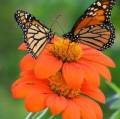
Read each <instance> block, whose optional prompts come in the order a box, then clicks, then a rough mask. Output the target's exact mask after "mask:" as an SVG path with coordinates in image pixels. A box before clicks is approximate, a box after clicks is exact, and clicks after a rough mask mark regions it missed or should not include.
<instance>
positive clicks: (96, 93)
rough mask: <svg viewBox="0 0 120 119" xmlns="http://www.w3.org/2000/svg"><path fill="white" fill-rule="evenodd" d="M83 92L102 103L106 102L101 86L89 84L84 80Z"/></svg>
mask: <svg viewBox="0 0 120 119" xmlns="http://www.w3.org/2000/svg"><path fill="white" fill-rule="evenodd" d="M81 93H82V94H85V95H87V96H89V97H91V98H93V99H95V100H97V101H99V102H100V103H105V96H104V94H103V93H102V91H101V90H100V89H99V88H95V87H93V86H91V87H90V86H88V84H87V83H86V82H84V84H83V87H82V88H81Z"/></svg>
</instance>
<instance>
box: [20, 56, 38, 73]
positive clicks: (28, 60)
mask: <svg viewBox="0 0 120 119" xmlns="http://www.w3.org/2000/svg"><path fill="white" fill-rule="evenodd" d="M35 62H36V60H35V59H34V58H32V56H31V55H26V56H24V57H23V58H22V60H21V62H20V69H21V71H26V70H31V69H33V67H34V64H35Z"/></svg>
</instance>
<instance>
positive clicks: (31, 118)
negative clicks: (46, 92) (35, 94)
mask: <svg viewBox="0 0 120 119" xmlns="http://www.w3.org/2000/svg"><path fill="white" fill-rule="evenodd" d="M37 114H38V112H37V113H33V112H30V113H29V114H28V115H27V117H26V118H25V119H33V117H34V116H35V115H37Z"/></svg>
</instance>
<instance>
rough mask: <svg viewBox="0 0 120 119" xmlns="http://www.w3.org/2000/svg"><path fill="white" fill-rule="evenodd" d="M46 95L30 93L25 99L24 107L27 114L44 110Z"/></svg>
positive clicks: (36, 92) (35, 92) (37, 92)
mask: <svg viewBox="0 0 120 119" xmlns="http://www.w3.org/2000/svg"><path fill="white" fill-rule="evenodd" d="M47 97H48V95H47V94H40V92H39V91H33V92H31V93H30V94H29V95H28V96H27V97H26V99H25V107H26V109H27V110H28V111H29V112H39V111H41V110H43V109H45V108H46V99H47Z"/></svg>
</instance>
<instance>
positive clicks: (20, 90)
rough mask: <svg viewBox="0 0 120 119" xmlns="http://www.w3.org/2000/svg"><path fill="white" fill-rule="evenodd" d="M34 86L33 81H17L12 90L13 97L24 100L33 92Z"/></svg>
mask: <svg viewBox="0 0 120 119" xmlns="http://www.w3.org/2000/svg"><path fill="white" fill-rule="evenodd" d="M32 86H33V85H32V83H31V80H24V79H19V80H16V81H15V82H14V83H13V85H12V88H11V91H12V95H13V97H14V98H24V97H25V96H26V95H27V94H28V93H29V92H30V91H31V89H32Z"/></svg>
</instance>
